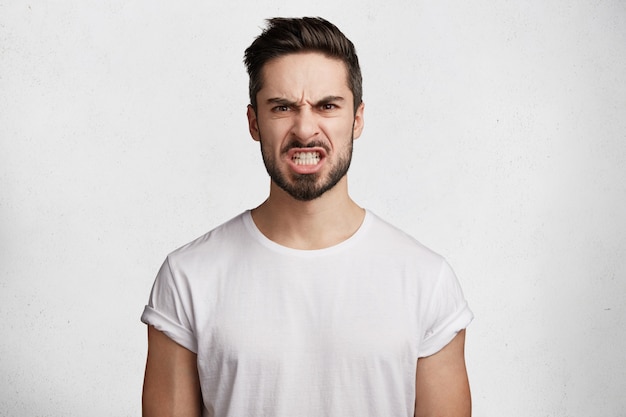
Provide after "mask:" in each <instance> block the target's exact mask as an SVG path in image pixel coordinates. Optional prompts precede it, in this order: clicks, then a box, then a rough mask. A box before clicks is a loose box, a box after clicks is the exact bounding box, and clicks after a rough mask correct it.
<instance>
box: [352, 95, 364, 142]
mask: <svg viewBox="0 0 626 417" xmlns="http://www.w3.org/2000/svg"><path fill="white" fill-rule="evenodd" d="M364 111H365V103H363V102H361V104H359V107H357V109H356V112H355V113H354V124H353V126H352V137H353V138H354V139H358V138H359V136H361V132H363V125H364V123H365V121H364V120H363V112H364Z"/></svg>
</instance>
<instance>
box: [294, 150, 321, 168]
mask: <svg viewBox="0 0 626 417" xmlns="http://www.w3.org/2000/svg"><path fill="white" fill-rule="evenodd" d="M320 159H321V157H320V153H319V152H315V151H305V152H294V154H293V155H292V157H291V160H292V161H293V163H294V164H296V165H317V164H319V162H320Z"/></svg>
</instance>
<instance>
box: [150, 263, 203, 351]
mask: <svg viewBox="0 0 626 417" xmlns="http://www.w3.org/2000/svg"><path fill="white" fill-rule="evenodd" d="M185 288H186V286H185V285H184V282H181V281H180V280H179V279H177V277H176V276H174V274H173V273H172V269H171V267H170V261H169V258H168V259H166V260H165V262H163V265H162V266H161V269H159V273H158V274H157V276H156V279H155V281H154V285H153V287H152V291H151V293H150V298H149V300H148V305H146V307H145V308H144V311H143V314H142V315H141V321H142V322H144V323H145V324H147V325H149V326H153V327H154V328H155V329H157V330H159V331H161V332H163V333H165V334H166V335H167V336H168V337H169V338H170V339H172V340H173V341H175V342H176V343H178V344H179V345H181V346H183V347H185V348H187V349H189V350H190V351H192V352H194V353H197V352H198V342H197V339H196V336H195V335H194V333H193V330H192V328H193V327H192V323H191V322H190V320H189V314H188V311H186V309H188V308H189V302H188V301H187V302H186V299H187V294H185V293H186V291H184V290H185ZM181 290H182V291H181Z"/></svg>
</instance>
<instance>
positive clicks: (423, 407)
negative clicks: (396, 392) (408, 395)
mask: <svg viewBox="0 0 626 417" xmlns="http://www.w3.org/2000/svg"><path fill="white" fill-rule="evenodd" d="M471 414H472V401H471V396H470V389H469V382H468V379H467V370H466V369H465V330H462V331H461V332H459V334H457V335H456V336H455V338H454V339H452V341H451V342H450V343H449V344H448V345H446V346H445V347H444V348H443V349H442V350H440V351H439V352H437V353H435V354H434V355H432V356H428V357H425V358H420V359H419V360H418V361H417V373H416V380H415V417H470V416H471Z"/></svg>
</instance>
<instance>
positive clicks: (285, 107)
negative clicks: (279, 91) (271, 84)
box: [272, 106, 289, 113]
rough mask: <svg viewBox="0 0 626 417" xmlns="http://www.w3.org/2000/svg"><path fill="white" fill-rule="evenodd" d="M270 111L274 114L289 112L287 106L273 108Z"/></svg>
mask: <svg viewBox="0 0 626 417" xmlns="http://www.w3.org/2000/svg"><path fill="white" fill-rule="evenodd" d="M272 111H273V112H276V113H280V112H286V111H289V106H275V107H272Z"/></svg>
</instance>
